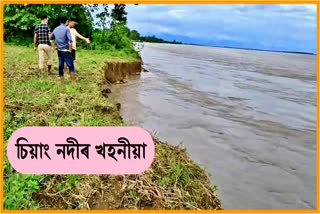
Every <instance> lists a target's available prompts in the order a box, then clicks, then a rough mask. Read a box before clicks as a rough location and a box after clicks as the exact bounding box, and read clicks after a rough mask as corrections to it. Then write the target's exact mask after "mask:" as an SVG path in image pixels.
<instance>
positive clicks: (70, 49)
mask: <svg viewBox="0 0 320 214" xmlns="http://www.w3.org/2000/svg"><path fill="white" fill-rule="evenodd" d="M67 39H68V43H69V51H70V52H72V37H71V33H70V30H69V29H68V30H67Z"/></svg>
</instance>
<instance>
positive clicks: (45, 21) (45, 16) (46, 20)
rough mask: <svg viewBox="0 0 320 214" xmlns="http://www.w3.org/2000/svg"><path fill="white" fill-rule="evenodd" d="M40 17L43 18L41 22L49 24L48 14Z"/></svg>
mask: <svg viewBox="0 0 320 214" xmlns="http://www.w3.org/2000/svg"><path fill="white" fill-rule="evenodd" d="M40 19H41V23H43V24H47V23H48V17H47V15H41V16H40Z"/></svg>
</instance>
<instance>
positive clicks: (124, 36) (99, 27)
mask: <svg viewBox="0 0 320 214" xmlns="http://www.w3.org/2000/svg"><path fill="white" fill-rule="evenodd" d="M136 5H137V4H136ZM43 14H45V15H47V16H48V18H49V23H48V25H49V27H50V28H51V29H52V30H53V29H54V28H55V27H56V26H58V25H59V24H60V19H59V17H62V16H65V17H72V18H74V19H76V20H77V22H78V23H79V24H78V25H77V26H76V29H77V31H78V32H79V33H80V34H81V35H83V36H85V37H88V38H90V39H91V41H92V42H91V44H89V45H87V44H85V43H82V42H81V41H79V46H82V47H83V48H88V49H94V50H95V49H108V50H110V49H117V50H119V49H121V50H123V51H125V52H134V49H133V45H132V41H145V42H158V43H179V42H176V41H165V40H163V39H160V38H157V37H155V36H141V35H140V34H139V32H138V31H136V30H130V29H129V28H128V27H127V26H126V24H127V12H126V5H125V4H114V7H113V8H112V9H111V11H109V5H108V4H102V5H100V6H99V5H98V4H6V5H4V40H5V42H12V43H14V44H17V45H31V44H32V37H33V33H34V27H35V26H36V24H38V23H39V22H40V20H39V17H40V16H41V15H43Z"/></svg>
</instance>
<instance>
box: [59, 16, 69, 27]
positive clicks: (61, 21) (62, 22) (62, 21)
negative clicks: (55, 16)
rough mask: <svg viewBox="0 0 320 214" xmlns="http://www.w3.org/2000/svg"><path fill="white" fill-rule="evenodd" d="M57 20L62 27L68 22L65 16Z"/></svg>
mask: <svg viewBox="0 0 320 214" xmlns="http://www.w3.org/2000/svg"><path fill="white" fill-rule="evenodd" d="M59 20H60V23H61V24H64V25H65V24H67V21H68V19H67V17H65V16H61V17H59Z"/></svg>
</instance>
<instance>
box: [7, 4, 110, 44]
mask: <svg viewBox="0 0 320 214" xmlns="http://www.w3.org/2000/svg"><path fill="white" fill-rule="evenodd" d="M97 10H98V5H97V4H95V5H83V4H61V5H59V4H6V5H4V38H5V41H13V40H14V41H16V42H17V43H20V42H21V44H24V43H30V40H32V37H33V31H34V27H35V25H36V24H39V23H40V18H39V17H40V16H41V15H42V14H45V15H47V16H48V18H49V22H48V25H49V27H50V28H51V29H53V28H55V27H56V26H58V25H59V24H60V18H59V17H61V16H66V17H73V18H75V19H76V20H77V21H78V22H79V23H81V24H80V25H78V26H77V27H76V28H77V31H78V32H79V33H80V34H82V35H84V36H86V37H91V35H92V30H93V24H92V23H93V17H92V15H91V14H92V12H94V11H97ZM106 11H107V7H105V6H104V11H103V12H102V14H103V15H100V21H101V20H102V21H104V16H107V15H108V13H107V12H106ZM102 21H101V22H102ZM26 38H28V39H26Z"/></svg>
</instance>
